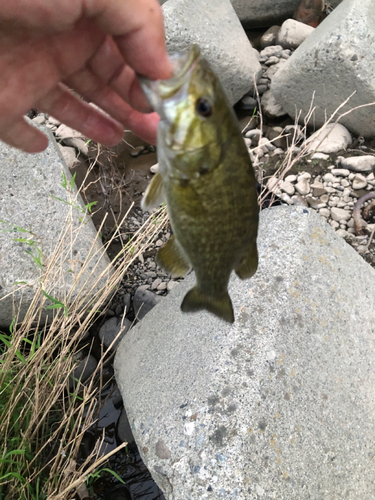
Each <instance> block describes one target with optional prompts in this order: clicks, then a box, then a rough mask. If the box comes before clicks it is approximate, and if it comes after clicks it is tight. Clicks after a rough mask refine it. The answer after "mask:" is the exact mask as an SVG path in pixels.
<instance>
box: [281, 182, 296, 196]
mask: <svg viewBox="0 0 375 500" xmlns="http://www.w3.org/2000/svg"><path fill="white" fill-rule="evenodd" d="M280 189H281V191H284V193H286V194H288V195H289V196H292V195H293V194H294V193H295V188H294V186H293V184H292V183H291V182H288V181H281V182H280Z"/></svg>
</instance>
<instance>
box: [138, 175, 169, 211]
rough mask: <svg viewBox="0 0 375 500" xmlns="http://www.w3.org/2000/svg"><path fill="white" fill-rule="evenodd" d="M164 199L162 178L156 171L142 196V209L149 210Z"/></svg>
mask: <svg viewBox="0 0 375 500" xmlns="http://www.w3.org/2000/svg"><path fill="white" fill-rule="evenodd" d="M163 201H164V192H163V178H162V176H161V175H160V174H159V173H157V174H156V175H155V177H153V179H152V181H151V182H150V184H149V185H148V186H147V189H146V192H145V194H144V196H143V198H142V202H141V207H142V210H151V209H152V208H157V207H158V206H159V205H161V204H162V203H163Z"/></svg>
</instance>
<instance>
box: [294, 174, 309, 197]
mask: <svg viewBox="0 0 375 500" xmlns="http://www.w3.org/2000/svg"><path fill="white" fill-rule="evenodd" d="M296 190H297V191H298V192H299V194H301V195H302V196H304V195H306V194H307V193H309V192H310V184H309V180H308V179H307V178H306V177H303V178H302V179H301V180H299V181H298V182H297V184H296Z"/></svg>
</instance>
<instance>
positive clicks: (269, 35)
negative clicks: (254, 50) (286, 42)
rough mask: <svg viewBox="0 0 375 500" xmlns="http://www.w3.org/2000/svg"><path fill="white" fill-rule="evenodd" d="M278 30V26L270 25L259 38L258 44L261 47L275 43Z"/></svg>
mask: <svg viewBox="0 0 375 500" xmlns="http://www.w3.org/2000/svg"><path fill="white" fill-rule="evenodd" d="M279 31H280V26H277V25H275V26H271V28H268V30H267V31H266V32H265V33H264V34H263V35H262V36H261V38H260V46H261V48H262V49H264V48H265V47H269V46H270V45H276V39H277V34H278V32H279Z"/></svg>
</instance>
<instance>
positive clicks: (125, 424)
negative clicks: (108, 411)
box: [116, 408, 135, 498]
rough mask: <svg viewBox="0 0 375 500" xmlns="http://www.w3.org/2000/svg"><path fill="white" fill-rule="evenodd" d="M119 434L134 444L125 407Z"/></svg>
mask: <svg viewBox="0 0 375 500" xmlns="http://www.w3.org/2000/svg"><path fill="white" fill-rule="evenodd" d="M117 436H118V438H119V440H120V441H121V442H122V443H128V445H134V442H135V441H134V437H133V433H132V430H131V426H130V423H129V420H128V417H127V415H126V411H125V408H123V409H122V411H121V415H120V418H119V419H118V423H117ZM116 498H117V497H116ZM119 498H120V497H119ZM124 498H125V497H124Z"/></svg>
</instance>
